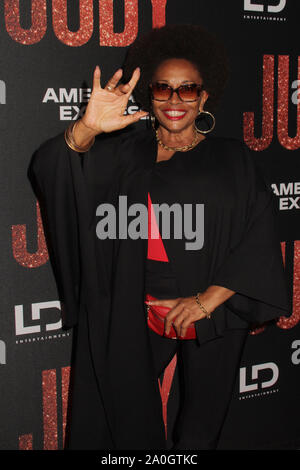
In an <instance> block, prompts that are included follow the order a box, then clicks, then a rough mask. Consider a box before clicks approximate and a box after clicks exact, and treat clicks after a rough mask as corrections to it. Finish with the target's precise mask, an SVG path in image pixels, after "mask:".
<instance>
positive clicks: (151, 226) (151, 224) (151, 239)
mask: <svg viewBox="0 0 300 470" xmlns="http://www.w3.org/2000/svg"><path fill="white" fill-rule="evenodd" d="M147 258H148V259H152V260H155V261H165V262H169V258H168V255H167V253H166V250H165V247H164V244H163V241H162V239H161V236H160V233H159V229H158V225H157V221H156V217H155V212H154V209H153V206H152V201H151V197H150V194H149V193H148V253H147Z"/></svg>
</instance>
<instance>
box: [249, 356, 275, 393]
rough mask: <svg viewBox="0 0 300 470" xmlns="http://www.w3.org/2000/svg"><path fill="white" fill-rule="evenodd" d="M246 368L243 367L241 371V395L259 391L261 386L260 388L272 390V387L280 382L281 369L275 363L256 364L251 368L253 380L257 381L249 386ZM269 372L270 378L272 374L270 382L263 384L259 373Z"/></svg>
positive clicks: (266, 381)
mask: <svg viewBox="0 0 300 470" xmlns="http://www.w3.org/2000/svg"><path fill="white" fill-rule="evenodd" d="M246 369H247V368H246V367H241V369H240V393H245V392H251V391H253V390H258V388H259V385H260V388H270V387H272V386H273V385H274V384H275V383H276V382H277V380H278V377H279V369H278V366H277V365H276V364H275V363H274V362H266V363H264V364H256V365H255V366H252V368H251V379H252V381H255V382H254V383H251V384H248V385H247V383H246V382H247V379H246ZM263 370H268V376H269V375H270V372H271V377H270V378H268V380H265V381H263V382H259V381H258V373H259V371H263Z"/></svg>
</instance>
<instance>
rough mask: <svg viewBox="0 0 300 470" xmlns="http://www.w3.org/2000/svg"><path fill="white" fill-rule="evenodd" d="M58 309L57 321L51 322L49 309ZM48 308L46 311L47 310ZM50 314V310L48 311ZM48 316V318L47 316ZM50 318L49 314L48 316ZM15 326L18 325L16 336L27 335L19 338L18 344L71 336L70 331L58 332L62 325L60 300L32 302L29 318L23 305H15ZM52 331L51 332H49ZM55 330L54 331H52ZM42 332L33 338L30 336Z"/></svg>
mask: <svg viewBox="0 0 300 470" xmlns="http://www.w3.org/2000/svg"><path fill="white" fill-rule="evenodd" d="M49 309H51V310H54V309H55V310H57V313H58V315H57V317H58V318H57V321H54V322H51V323H50V322H49V321H47V314H46V313H47V310H49ZM45 310H46V312H45ZM41 313H42V314H43V317H44V318H43V319H41ZM48 315H49V312H48ZM45 316H46V318H45ZM48 318H49V316H48ZM15 327H16V336H17V337H18V336H25V338H23V339H18V340H17V341H16V343H17V344H21V343H31V342H34V341H40V342H41V341H44V340H48V339H56V338H62V337H66V336H70V335H69V333H68V332H57V330H60V329H61V327H62V320H61V305H60V302H59V301H58V300H54V301H51V302H38V303H34V304H31V315H30V318H28V315H26V312H25V313H24V308H23V305H16V306H15ZM49 332H50V333H49ZM52 332H53V333H52ZM36 333H40V336H34V337H33V338H31V337H28V335H33V334H36Z"/></svg>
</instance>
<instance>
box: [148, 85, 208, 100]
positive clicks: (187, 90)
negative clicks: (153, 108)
mask: <svg viewBox="0 0 300 470" xmlns="http://www.w3.org/2000/svg"><path fill="white" fill-rule="evenodd" d="M149 87H150V90H151V95H152V99H153V100H156V101H168V100H170V99H171V98H172V96H173V93H177V96H178V97H179V99H180V100H181V101H197V99H198V98H199V96H200V92H201V90H202V89H203V85H197V83H189V84H186V85H181V86H179V87H178V88H172V87H171V86H170V85H168V84H167V83H151V84H150V85H149Z"/></svg>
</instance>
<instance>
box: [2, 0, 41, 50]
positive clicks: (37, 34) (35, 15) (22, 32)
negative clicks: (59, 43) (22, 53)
mask: <svg viewBox="0 0 300 470" xmlns="http://www.w3.org/2000/svg"><path fill="white" fill-rule="evenodd" d="M4 16H5V24H6V30H7V32H8V34H9V35H10V36H11V37H12V39H14V40H15V41H17V42H19V43H21V44H25V45H30V44H35V43H37V42H39V41H40V40H41V39H42V38H43V37H44V35H45V33H46V30H47V12H46V0H32V1H31V28H29V29H23V28H21V25H20V1H19V0H5V2H4Z"/></svg>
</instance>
